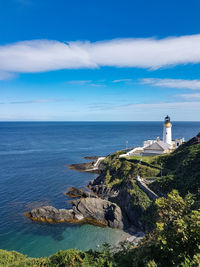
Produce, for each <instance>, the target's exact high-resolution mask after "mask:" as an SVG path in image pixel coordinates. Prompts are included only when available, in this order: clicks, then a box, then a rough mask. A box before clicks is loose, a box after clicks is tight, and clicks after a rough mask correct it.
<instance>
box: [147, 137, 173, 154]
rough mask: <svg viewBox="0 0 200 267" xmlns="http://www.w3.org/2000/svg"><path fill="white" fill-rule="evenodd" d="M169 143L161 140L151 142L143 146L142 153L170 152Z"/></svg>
mask: <svg viewBox="0 0 200 267" xmlns="http://www.w3.org/2000/svg"><path fill="white" fill-rule="evenodd" d="M170 148H171V145H169V144H167V143H165V142H163V141H160V140H159V141H155V142H154V143H153V144H151V145H149V146H147V147H144V150H143V155H147V154H148V155H161V154H163V153H169V152H170Z"/></svg>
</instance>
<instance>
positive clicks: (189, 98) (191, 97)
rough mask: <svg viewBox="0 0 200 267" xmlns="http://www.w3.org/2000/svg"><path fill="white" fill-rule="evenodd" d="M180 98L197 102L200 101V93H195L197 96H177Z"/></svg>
mask: <svg viewBox="0 0 200 267" xmlns="http://www.w3.org/2000/svg"><path fill="white" fill-rule="evenodd" d="M176 97H178V98H184V99H187V100H197V99H200V93H195V94H180V95H176Z"/></svg>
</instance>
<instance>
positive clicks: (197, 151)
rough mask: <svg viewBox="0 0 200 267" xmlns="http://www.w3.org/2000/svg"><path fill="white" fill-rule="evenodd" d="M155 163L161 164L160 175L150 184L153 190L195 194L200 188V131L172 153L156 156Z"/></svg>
mask: <svg viewBox="0 0 200 267" xmlns="http://www.w3.org/2000/svg"><path fill="white" fill-rule="evenodd" d="M156 163H159V165H161V166H162V177H158V178H157V180H156V181H155V182H154V183H152V184H151V188H152V189H153V190H156V191H158V192H163V193H168V192H170V191H171V190H172V189H177V190H178V191H179V192H180V193H181V195H185V194H187V193H188V192H190V193H194V194H196V193H197V192H198V190H199V188H200V133H199V134H198V135H197V136H195V137H194V138H192V139H191V140H189V141H188V142H186V143H185V144H183V145H182V146H180V147H179V148H178V149H177V150H175V151H174V152H173V153H171V154H169V155H165V156H161V157H159V158H157V160H156Z"/></svg>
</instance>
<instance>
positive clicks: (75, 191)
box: [66, 187, 97, 198]
mask: <svg viewBox="0 0 200 267" xmlns="http://www.w3.org/2000/svg"><path fill="white" fill-rule="evenodd" d="M66 195H67V196H68V197H72V198H76V197H83V198H86V197H95V198H97V196H96V195H95V194H94V193H92V192H88V191H86V190H84V189H82V188H76V187H72V188H70V189H69V191H68V192H67V193H66Z"/></svg>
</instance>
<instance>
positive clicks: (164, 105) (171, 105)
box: [121, 101, 200, 111]
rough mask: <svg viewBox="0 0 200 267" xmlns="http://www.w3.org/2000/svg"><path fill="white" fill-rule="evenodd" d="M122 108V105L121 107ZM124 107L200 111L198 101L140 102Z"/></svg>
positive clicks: (199, 102)
mask: <svg viewBox="0 0 200 267" xmlns="http://www.w3.org/2000/svg"><path fill="white" fill-rule="evenodd" d="M121 108H122V107H121ZM124 108H126V109H140V110H141V109H145V110H165V111H169V110H177V109H183V110H186V109H189V110H191V109H192V110H199V111H200V101H195V102H190V101H183V102H159V103H141V104H132V105H127V106H124Z"/></svg>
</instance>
